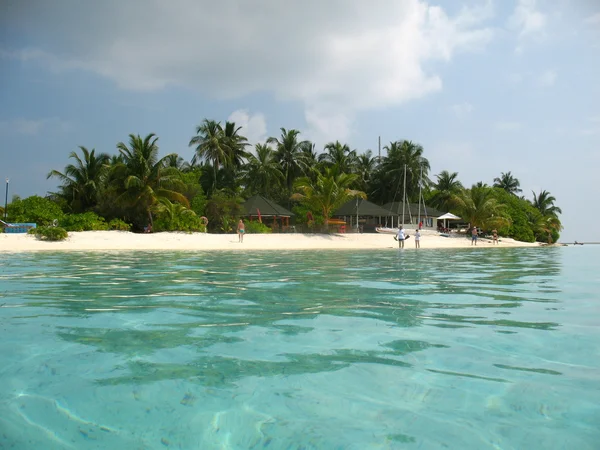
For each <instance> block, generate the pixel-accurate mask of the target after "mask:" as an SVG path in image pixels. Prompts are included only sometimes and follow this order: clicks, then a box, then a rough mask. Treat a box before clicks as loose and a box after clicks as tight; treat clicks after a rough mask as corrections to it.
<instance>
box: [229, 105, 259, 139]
mask: <svg viewBox="0 0 600 450" xmlns="http://www.w3.org/2000/svg"><path fill="white" fill-rule="evenodd" d="M227 121H228V122H235V124H236V126H239V127H242V129H241V130H240V132H241V134H242V135H244V136H246V137H247V138H248V142H249V143H250V144H251V145H252V147H254V145H256V144H262V143H264V142H265V141H266V140H267V121H266V120H265V116H264V115H263V114H261V113H256V114H250V113H249V112H248V110H246V109H238V110H237V111H234V112H232V113H231V114H230V116H229V117H228V118H227Z"/></svg>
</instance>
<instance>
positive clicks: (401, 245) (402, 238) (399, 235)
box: [395, 224, 498, 248]
mask: <svg viewBox="0 0 600 450" xmlns="http://www.w3.org/2000/svg"><path fill="white" fill-rule="evenodd" d="M420 225H421V224H419V228H417V229H416V230H415V248H421V226H420ZM409 237H410V235H408V234H406V232H405V231H404V227H402V226H401V227H400V228H398V233H396V237H395V239H396V240H397V241H398V248H404V241H405V240H406V239H408V238H409ZM478 237H479V231H478V229H477V227H473V228H471V245H477V238H478ZM492 243H493V244H494V245H495V244H498V230H496V229H493V230H492Z"/></svg>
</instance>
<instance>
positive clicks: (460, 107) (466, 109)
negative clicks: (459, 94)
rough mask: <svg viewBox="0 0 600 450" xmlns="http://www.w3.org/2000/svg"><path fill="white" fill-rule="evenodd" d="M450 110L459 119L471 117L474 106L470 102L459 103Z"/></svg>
mask: <svg viewBox="0 0 600 450" xmlns="http://www.w3.org/2000/svg"><path fill="white" fill-rule="evenodd" d="M450 110H451V111H452V112H453V113H454V114H455V115H456V116H457V117H459V118H462V117H465V116H467V115H469V114H470V113H471V112H472V111H473V105H471V104H470V103H469V102H463V103H457V104H454V105H452V106H451V107H450Z"/></svg>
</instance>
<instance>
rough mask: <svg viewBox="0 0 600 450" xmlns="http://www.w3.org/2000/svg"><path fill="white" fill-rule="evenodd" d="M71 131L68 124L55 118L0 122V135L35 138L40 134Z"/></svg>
mask: <svg viewBox="0 0 600 450" xmlns="http://www.w3.org/2000/svg"><path fill="white" fill-rule="evenodd" d="M70 129H71V125H70V123H69V122H66V121H64V120H61V119H59V118H57V117H48V118H44V119H36V120H32V119H22V118H21V119H12V120H1V121H0V134H23V135H29V136H35V135H38V134H40V133H42V132H52V131H60V132H66V131H69V130H70Z"/></svg>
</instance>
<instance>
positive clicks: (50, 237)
mask: <svg viewBox="0 0 600 450" xmlns="http://www.w3.org/2000/svg"><path fill="white" fill-rule="evenodd" d="M29 234H35V236H36V237H37V238H38V239H42V240H44V241H64V240H65V239H66V238H67V237H69V234H68V233H67V230H65V229H64V228H61V227H52V226H50V227H37V228H32V229H31V230H29Z"/></svg>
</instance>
